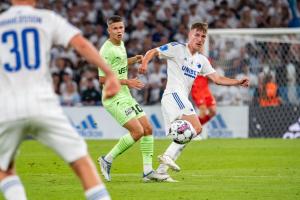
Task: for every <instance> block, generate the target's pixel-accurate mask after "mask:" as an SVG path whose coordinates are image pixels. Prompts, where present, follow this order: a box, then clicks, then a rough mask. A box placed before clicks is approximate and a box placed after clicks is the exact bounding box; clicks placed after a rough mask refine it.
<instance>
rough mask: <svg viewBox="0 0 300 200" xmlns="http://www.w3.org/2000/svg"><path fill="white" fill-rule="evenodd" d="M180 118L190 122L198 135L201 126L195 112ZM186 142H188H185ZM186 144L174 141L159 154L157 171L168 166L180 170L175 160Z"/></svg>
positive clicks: (164, 170) (166, 168)
mask: <svg viewBox="0 0 300 200" xmlns="http://www.w3.org/2000/svg"><path fill="white" fill-rule="evenodd" d="M180 119H183V120H186V121H188V122H190V123H191V124H192V126H193V127H194V129H195V131H196V133H197V135H199V134H200V133H201V131H202V126H201V124H200V122H199V120H198V116H197V115H196V114H191V115H182V116H181V117H180ZM187 144H188V143H187ZM187 144H179V143H176V142H174V141H173V142H172V143H171V144H170V145H169V146H168V148H167V149H166V151H165V152H164V154H163V156H159V160H160V162H161V163H162V164H164V165H160V166H159V167H158V172H159V173H165V172H167V170H168V167H170V168H171V169H172V170H174V171H180V167H179V166H178V165H177V164H176V163H175V161H176V160H177V159H178V157H179V156H180V154H181V152H182V151H183V149H184V148H185V146H186V145H187Z"/></svg>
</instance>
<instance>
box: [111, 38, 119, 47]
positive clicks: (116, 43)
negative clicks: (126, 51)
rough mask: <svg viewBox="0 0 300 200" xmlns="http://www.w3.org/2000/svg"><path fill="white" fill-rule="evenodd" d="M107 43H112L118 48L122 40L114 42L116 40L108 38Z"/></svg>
mask: <svg viewBox="0 0 300 200" xmlns="http://www.w3.org/2000/svg"><path fill="white" fill-rule="evenodd" d="M109 41H110V42H111V43H113V44H114V45H117V46H120V45H121V42H122V40H116V39H113V38H109Z"/></svg>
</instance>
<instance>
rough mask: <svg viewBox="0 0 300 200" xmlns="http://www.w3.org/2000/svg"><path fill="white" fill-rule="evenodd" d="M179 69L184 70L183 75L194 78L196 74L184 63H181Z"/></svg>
mask: <svg viewBox="0 0 300 200" xmlns="http://www.w3.org/2000/svg"><path fill="white" fill-rule="evenodd" d="M181 70H182V71H183V72H184V75H186V76H188V77H191V78H196V76H197V72H196V71H195V70H193V69H191V68H189V67H187V66H185V65H183V66H182V67H181Z"/></svg>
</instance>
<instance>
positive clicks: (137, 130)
mask: <svg viewBox="0 0 300 200" xmlns="http://www.w3.org/2000/svg"><path fill="white" fill-rule="evenodd" d="M130 133H131V136H132V137H133V139H134V140H135V141H137V140H139V139H140V138H141V137H142V136H143V135H144V128H143V127H142V126H137V127H136V128H135V129H134V130H132V131H131V132H130Z"/></svg>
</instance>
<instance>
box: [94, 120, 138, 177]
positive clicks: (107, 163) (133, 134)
mask: <svg viewBox="0 0 300 200" xmlns="http://www.w3.org/2000/svg"><path fill="white" fill-rule="evenodd" d="M123 127H124V128H126V129H127V130H128V131H129V133H127V134H126V135H124V136H122V137H121V138H120V139H119V141H118V143H117V144H116V145H115V146H114V147H113V148H112V149H111V150H110V151H109V152H108V153H107V154H106V155H105V156H101V157H99V158H98V163H99V164H100V168H101V172H102V174H103V176H104V177H105V179H106V180H107V181H111V176H110V169H111V166H112V162H113V161H114V159H115V158H117V157H118V156H119V155H121V154H122V153H124V152H125V151H126V150H127V149H129V148H130V147H131V146H132V145H133V144H134V143H136V141H138V140H139V139H140V138H141V137H142V136H143V132H144V130H143V127H142V126H141V124H140V123H139V121H138V120H137V119H135V118H132V119H131V120H129V121H128V122H126V123H125V124H124V125H123Z"/></svg>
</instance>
